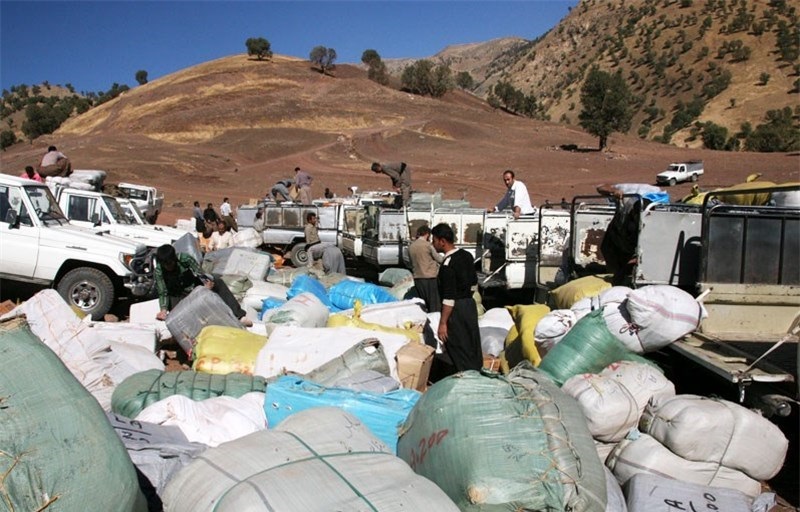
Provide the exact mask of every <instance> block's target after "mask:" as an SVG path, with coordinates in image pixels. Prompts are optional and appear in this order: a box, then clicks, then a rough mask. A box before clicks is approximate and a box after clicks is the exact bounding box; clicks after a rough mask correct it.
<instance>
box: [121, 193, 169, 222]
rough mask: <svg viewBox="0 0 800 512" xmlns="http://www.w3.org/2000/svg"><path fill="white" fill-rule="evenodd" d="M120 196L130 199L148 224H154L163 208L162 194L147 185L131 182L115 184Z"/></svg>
mask: <svg viewBox="0 0 800 512" xmlns="http://www.w3.org/2000/svg"><path fill="white" fill-rule="evenodd" d="M117 193H118V194H119V195H120V197H124V198H126V199H130V200H131V201H133V202H134V203H136V206H138V207H139V209H140V210H141V211H142V213H144V218H145V220H146V221H147V222H149V223H150V224H155V223H156V219H158V215H159V214H160V213H161V211H162V210H163V209H164V194H159V193H158V191H157V190H156V188H155V187H149V186H147V185H134V184H133V183H120V184H119V185H117Z"/></svg>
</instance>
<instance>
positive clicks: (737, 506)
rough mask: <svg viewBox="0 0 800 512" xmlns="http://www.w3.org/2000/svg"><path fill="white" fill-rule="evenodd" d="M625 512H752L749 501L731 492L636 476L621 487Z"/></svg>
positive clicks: (732, 490) (706, 486)
mask: <svg viewBox="0 0 800 512" xmlns="http://www.w3.org/2000/svg"><path fill="white" fill-rule="evenodd" d="M625 493H626V494H627V505H628V511H629V512H653V511H655V510H661V509H664V506H665V504H666V505H667V506H668V507H669V508H672V509H674V510H697V511H701V510H724V511H725V512H752V511H753V509H752V508H751V503H752V501H753V500H752V498H750V497H749V496H747V495H746V494H744V493H742V492H739V491H737V490H735V489H724V488H722V487H711V486H708V485H699V484H692V483H689V482H682V481H680V480H674V479H672V478H665V477H663V476H658V475H650V474H647V473H639V474H638V475H634V476H633V477H632V478H631V479H630V480H628V482H627V483H626V484H625Z"/></svg>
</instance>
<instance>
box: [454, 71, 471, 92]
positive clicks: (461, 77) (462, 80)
mask: <svg viewBox="0 0 800 512" xmlns="http://www.w3.org/2000/svg"><path fill="white" fill-rule="evenodd" d="M456 85H457V86H458V87H459V88H460V89H464V90H465V91H469V90H471V89H472V88H473V87H475V80H474V79H473V78H472V75H470V74H469V71H462V72H460V73H458V74H457V75H456Z"/></svg>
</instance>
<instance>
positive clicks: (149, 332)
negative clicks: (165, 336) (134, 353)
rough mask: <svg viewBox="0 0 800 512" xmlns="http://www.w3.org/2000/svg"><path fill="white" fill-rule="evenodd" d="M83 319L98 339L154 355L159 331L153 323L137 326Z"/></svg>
mask: <svg viewBox="0 0 800 512" xmlns="http://www.w3.org/2000/svg"><path fill="white" fill-rule="evenodd" d="M88 318H89V317H86V318H84V319H83V322H84V323H86V324H88V325H87V326H88V327H89V328H90V329H91V330H93V331H94V332H96V333H97V335H98V336H100V338H102V339H104V340H106V341H108V342H112V341H116V342H118V343H125V344H126V345H135V346H137V347H141V348H143V349H146V350H149V351H150V352H151V353H154V352H155V350H156V343H157V342H158V340H159V331H158V329H157V328H156V326H155V322H153V323H149V324H138V323H134V322H92V321H87V319H88Z"/></svg>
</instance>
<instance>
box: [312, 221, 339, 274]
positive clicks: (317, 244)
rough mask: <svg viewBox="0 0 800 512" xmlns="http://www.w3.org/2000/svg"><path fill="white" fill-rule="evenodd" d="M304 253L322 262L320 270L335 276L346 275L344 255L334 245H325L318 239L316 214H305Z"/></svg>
mask: <svg viewBox="0 0 800 512" xmlns="http://www.w3.org/2000/svg"><path fill="white" fill-rule="evenodd" d="M304 231H305V235H306V252H308V255H309V256H311V258H312V259H314V260H319V259H321V260H322V269H323V270H324V271H325V272H328V273H330V272H333V273H336V274H346V273H347V268H346V267H345V264H344V255H343V254H342V251H341V249H339V248H338V247H336V246H335V245H331V244H325V243H322V241H321V240H320V238H319V229H318V228H317V214H316V213H314V212H308V213H307V214H306V227H305V229H304Z"/></svg>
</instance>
